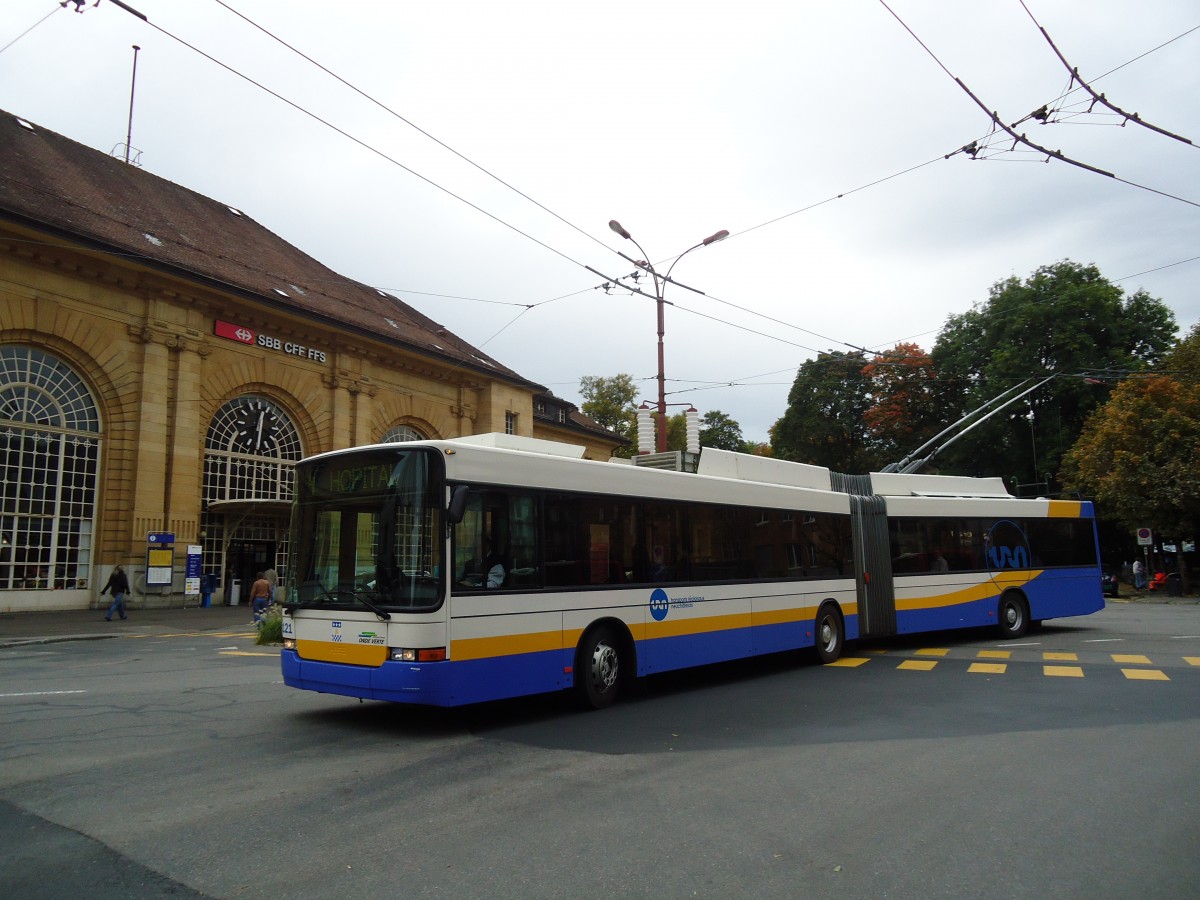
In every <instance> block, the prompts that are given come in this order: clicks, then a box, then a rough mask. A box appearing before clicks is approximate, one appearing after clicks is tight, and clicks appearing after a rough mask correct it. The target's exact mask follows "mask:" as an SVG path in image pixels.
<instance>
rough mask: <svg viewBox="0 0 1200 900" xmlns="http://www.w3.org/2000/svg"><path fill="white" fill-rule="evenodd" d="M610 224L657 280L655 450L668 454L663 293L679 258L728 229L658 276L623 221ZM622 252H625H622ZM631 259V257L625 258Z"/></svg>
mask: <svg viewBox="0 0 1200 900" xmlns="http://www.w3.org/2000/svg"><path fill="white" fill-rule="evenodd" d="M608 227H609V228H611V229H612V230H613V231H615V232H616V233H617V234H619V235H620V236H621V237H623V238H625V240H627V241H633V245H634V246H635V247H637V248H638V249H639V250H641V251H642V257H643V258H642V259H639V260H633V264H634V265H636V266H637V267H638V268H640V269H645V270H646V271H647V272H649V273H650V277H651V278H653V279H654V300H655V305H656V306H657V307H658V428H657V429H656V439H655V449H656V450H657V451H658V452H659V453H665V452H666V450H667V375H666V368H665V366H664V357H663V333H664V331H665V327H664V326H665V317H664V315H663V307H664V306H665V303H666V301H665V300H664V299H663V293H664V292H665V291H666V287H667V282H668V281H670V280H671V271H672V270H673V269H674V268H675V266H676V265H678V263H679V261H680V260H681V259H683V258H684V257H685V256H687V255H688V254H689V253H691V252H692V251H693V250H696V249H698V248H700V247H707V246H708V245H709V244H715V243H716V242H717V241H723V240H725V238H727V237H729V232H728V231H726V230H725V229H721V230H720V231H718V232H717V233H716V234H710V235H709V236H708V237H706V238H705V239H704V240H702V241H701V242H700V243H698V244H696V245H695V246H693V247H688V248H687V249H686V250H684V251H683V252H682V253H680V254H679V255H678V256H677V257H675V261H674V262H673V263H671V265H670V267H669V268H668V269H667V274H665V275H659V274H658V270H657V269H655V268H654V264H653V263H651V262H650V254H648V253H647V252H646V251H645V250H644V249H643V248H642V245H641V244H639V243H638V242H637V241H635V240H634V239H633V236H632V235H631V234H630V233H629V232H628V231H626V230H625V229H624V228H622V227H621V223H620V222H618V221H617V220H616V219H612V220H611V221H609V223H608ZM622 255H623V254H622ZM626 258H628V257H626Z"/></svg>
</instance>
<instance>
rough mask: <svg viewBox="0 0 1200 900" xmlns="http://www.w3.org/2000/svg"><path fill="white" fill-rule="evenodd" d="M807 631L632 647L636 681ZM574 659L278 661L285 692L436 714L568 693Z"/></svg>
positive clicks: (800, 642)
mask: <svg viewBox="0 0 1200 900" xmlns="http://www.w3.org/2000/svg"><path fill="white" fill-rule="evenodd" d="M851 629H853V631H852V632H851ZM812 630H813V621H812V619H806V620H804V621H800V622H785V623H780V624H775V625H757V626H751V627H747V628H735V629H729V630H726V631H717V632H701V633H697V634H688V635H678V636H674V637H665V638H652V639H649V640H644V641H641V642H639V643H638V645H637V660H638V666H637V668H638V674H639V675H646V674H649V673H652V672H667V671H671V670H674V669H683V668H688V667H691V666H699V665H706V664H709V663H716V662H724V661H728V660H735V659H741V658H743V657H748V656H761V655H764V654H768V653H778V652H781V651H787V650H794V649H797V648H800V647H811V646H812V645H813V637H812ZM846 630H847V632H848V633H853V634H855V635H857V633H858V622H857V617H855V616H849V617H847V620H846ZM573 657H574V650H573V649H565V650H551V651H539V652H536V653H517V654H511V655H507V656H493V657H486V658H483V659H470V660H459V661H454V660H451V661H447V662H435V663H400V662H391V661H389V662H385V663H384V664H383V665H381V666H379V667H372V666H352V665H345V664H343V663H327V662H319V661H314V660H306V659H301V658H300V657H299V655H298V654H297V653H296V652H295V651H294V650H285V651H283V652H282V654H281V660H282V668H283V680H284V683H285V684H287V685H289V686H290V687H296V688H303V689H305V690H310V691H318V692H322V693H327V694H341V695H344V696H347V697H363V698H366V699H369V700H387V701H391V702H393V703H413V704H428V705H437V706H459V705H463V704H468V703H482V702H485V701H488V700H497V699H502V698H505V697H512V696H519V695H522V694H539V693H549V692H552V691H557V690H562V689H564V688H568V687H570V686H571V685H572V683H573V680H572V679H573V676H572V674H571V673H569V672H567V671H566V670H567V669H568V668H570V667H571V666H572V664H573V662H574V660H573Z"/></svg>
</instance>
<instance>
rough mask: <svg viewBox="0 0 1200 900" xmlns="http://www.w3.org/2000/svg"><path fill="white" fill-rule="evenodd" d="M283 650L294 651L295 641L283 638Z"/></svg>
mask: <svg viewBox="0 0 1200 900" xmlns="http://www.w3.org/2000/svg"><path fill="white" fill-rule="evenodd" d="M283 649H284V650H295V649H296V639H295V638H284V639H283Z"/></svg>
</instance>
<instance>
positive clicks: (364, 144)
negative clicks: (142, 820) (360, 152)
mask: <svg viewBox="0 0 1200 900" xmlns="http://www.w3.org/2000/svg"><path fill="white" fill-rule="evenodd" d="M112 2H114V3H116V5H118V6H119V7H121V8H122V9H125V10H127V11H129V12H130V13H131V14H132V15H135V16H137V17H138V18H140V19H142V21H144V22H145V23H146V24H147V25H148V26H149V27H150V28H153V29H154V30H155V31H157V32H158V33H159V34H161V35H163V36H164V37H167V38H170V39H171V40H173V41H175V42H176V43H178V44H180V45H182V46H184V47H186V48H187V49H189V50H191V51H192V52H193V53H197V54H199V55H200V56H203V57H204V58H205V59H207V60H208V61H209V62H211V63H214V64H215V65H217V66H220V67H221V68H222V69H224V70H225V71H227V72H229V73H230V74H231V75H234V76H236V77H238V78H240V79H242V80H243V81H245V82H246V83H247V84H250V85H252V86H254V87H256V88H258V89H259V90H260V91H263V92H264V93H266V94H269V95H270V96H272V97H274V98H275V99H277V100H279V101H281V102H282V103H284V104H286V105H288V106H290V107H291V108H292V109H294V110H296V111H297V112H299V113H301V114H302V115H305V116H307V117H309V118H310V119H312V120H313V121H315V122H317V123H319V124H321V125H324V126H325V127H326V128H328V129H330V130H331V131H334V132H336V133H337V134H340V135H341V136H342V137H344V138H346V139H347V140H350V141H353V142H354V143H355V144H358V145H359V146H360V147H362V148H363V149H364V150H367V151H369V152H370V153H373V154H375V155H376V156H378V157H379V158H380V159H383V160H384V161H386V162H389V163H391V164H392V165H394V166H396V167H397V168H400V169H403V170H404V171H405V172H408V173H409V174H410V175H412V176H414V177H416V178H419V179H420V180H421V181H423V182H425V183H426V184H428V185H429V186H430V187H433V188H436V189H437V190H439V191H441V192H442V193H444V194H446V195H447V196H449V197H452V198H453V199H455V200H457V201H458V202H459V203H462V204H464V205H466V206H469V207H470V208H471V209H473V210H475V211H476V212H479V213H481V214H483V215H485V216H487V217H488V218H489V219H491V220H492V221H494V222H496V223H497V224H499V225H503V226H504V227H505V228H507V229H509V230H510V231H513V232H515V233H516V234H518V235H520V236H521V237H523V238H526V239H527V240H530V241H532V242H533V243H535V244H537V245H538V246H540V247H542V248H544V249H546V250H549V251H550V252H551V253H553V254H555V255H556V256H559V257H561V258H563V259H565V260H566V261H567V262H570V263H572V264H573V265H576V266H579V267H581V268H586V266H584V264H583V263H581V262H579V260H577V259H574V258H573V257H571V256H569V255H568V254H566V253H564V252H563V251H561V250H559V249H557V248H556V247H552V246H550V245H549V244H547V243H546V242H545V241H542V240H540V239H539V238H536V237H534V236H533V235H531V234H529V233H528V232H526V231H523V230H522V229H520V228H518V227H517V226H516V225H513V224H512V223H511V222H506V221H505V220H504V219H502V218H500V217H499V216H497V215H496V214H495V213H492V212H490V211H488V210H486V209H484V208H483V207H482V206H479V205H478V204H477V203H473V202H472V201H470V200H468V199H466V198H465V197H463V196H461V195H460V194H457V193H455V192H454V191H452V190H450V189H449V188H447V187H445V186H443V185H441V184H438V183H437V182H436V181H434V180H433V179H432V178H429V177H428V176H426V175H422V174H421V173H420V172H418V171H417V170H416V169H413V168H411V167H410V166H407V165H405V164H404V163H402V162H400V160H398V159H396V158H395V157H393V156H390V155H388V154H387V153H385V152H383V151H382V150H380V149H379V148H378V147H375V146H373V145H371V144H369V143H368V142H367V141H365V140H363V139H362V138H359V137H357V136H355V135H353V134H351V133H350V132H348V131H346V130H345V129H344V128H341V127H339V126H337V125H335V124H334V123H333V122H331V121H329V120H328V119H326V118H324V117H322V116H319V115H317V113H315V112H313V111H312V110H310V109H308V108H306V107H304V106H302V105H301V104H299V103H297V102H296V101H294V100H291V99H289V98H288V97H285V96H284V95H283V94H281V93H279V92H278V91H276V90H273V89H272V88H269V87H267V86H266V85H265V84H263V83H262V82H260V81H257V80H255V79H253V78H251V77H250V76H249V75H247V74H245V73H244V72H241V71H239V70H238V69H236V68H234V67H233V66H231V65H229V64H228V63H225V62H223V61H222V60H220V59H217V58H216V57H215V56H213V55H212V54H210V53H207V52H206V51H204V50H201V49H200V48H199V47H197V46H195V45H194V44H192V43H189V42H188V41H186V40H184V39H183V38H181V37H179V36H178V35H176V34H173V33H172V32H170V31H168V30H167V29H165V28H163V27H162V26H160V25H157V24H155V23H154V22H151V21H150V20H149V19H148V18H146V17H145V16H142V15H141V14H140V13H138V12H137V11H136V10H133V9H131V8H130V7H128V6H126V5H125V4H123V3H118V2H117V0H112Z"/></svg>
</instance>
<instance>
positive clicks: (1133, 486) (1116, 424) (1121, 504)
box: [1063, 332, 1200, 590]
mask: <svg viewBox="0 0 1200 900" xmlns="http://www.w3.org/2000/svg"><path fill="white" fill-rule="evenodd" d="M1193 333H1194V332H1193ZM1198 456H1200V394H1198V393H1197V391H1196V390H1195V384H1194V382H1193V383H1187V384H1185V383H1181V382H1180V381H1177V380H1176V379H1174V378H1171V377H1168V376H1165V375H1149V376H1144V377H1135V378H1128V379H1126V380H1125V381H1123V382H1122V383H1121V384H1119V385H1117V387H1116V388H1115V389H1114V390H1113V392H1112V397H1111V398H1110V399H1109V401H1108V402H1107V403H1105V404H1104V405H1103V406H1102V407H1100V408H1099V409H1098V410H1096V412H1095V413H1093V414H1092V416H1091V417H1090V418H1089V419H1088V420H1087V423H1086V424H1085V425H1084V428H1083V432H1082V434H1080V436H1079V440H1078V441H1076V443H1075V446H1074V447H1072V448H1071V450H1070V452H1069V453H1067V454H1066V456H1065V457H1064V458H1063V473H1064V479H1065V481H1066V484H1067V486H1068V487H1070V488H1072V489H1075V490H1080V491H1083V492H1085V493H1087V494H1090V495H1092V496H1094V497H1095V498H1096V501H1097V503H1098V504H1099V505H1101V506H1102V507H1103V508H1104V510H1105V511H1106V512H1107V513H1108V514H1110V515H1113V516H1115V517H1116V518H1118V519H1119V520H1120V521H1121V522H1122V523H1123V524H1124V525H1125V526H1126V527H1128V528H1129V529H1131V530H1132V529H1134V528H1137V527H1139V526H1149V527H1150V528H1153V529H1154V530H1155V531H1156V532H1158V533H1159V534H1161V535H1165V536H1173V537H1175V538H1176V539H1177V540H1182V539H1184V538H1187V539H1194V538H1195V536H1196V528H1197V525H1200V468H1198V467H1197V465H1196V461H1197V458H1198ZM1185 559H1186V555H1184V554H1181V555H1180V557H1179V560H1180V576H1181V578H1182V579H1183V587H1184V589H1185V590H1190V578H1189V576H1188V572H1187V570H1186V567H1185V565H1184V561H1185Z"/></svg>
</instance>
